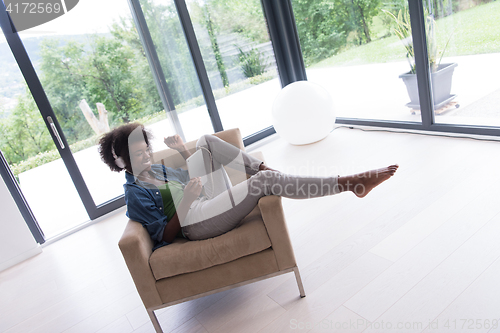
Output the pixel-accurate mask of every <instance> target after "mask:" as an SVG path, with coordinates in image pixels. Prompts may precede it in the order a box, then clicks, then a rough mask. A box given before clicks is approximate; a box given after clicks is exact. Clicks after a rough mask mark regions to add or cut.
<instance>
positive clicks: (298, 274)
mask: <svg viewBox="0 0 500 333" xmlns="http://www.w3.org/2000/svg"><path fill="white" fill-rule="evenodd" d="M293 272H294V273H295V279H296V280H297V285H298V286H299V292H300V297H306V293H305V292H304V286H303V285H302V279H301V278H300V273H299V268H298V267H297V266H295V267H294V268H293Z"/></svg>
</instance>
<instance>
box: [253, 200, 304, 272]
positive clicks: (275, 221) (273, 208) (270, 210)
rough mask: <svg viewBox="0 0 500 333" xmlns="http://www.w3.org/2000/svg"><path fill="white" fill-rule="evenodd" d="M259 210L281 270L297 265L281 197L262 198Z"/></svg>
mask: <svg viewBox="0 0 500 333" xmlns="http://www.w3.org/2000/svg"><path fill="white" fill-rule="evenodd" d="M259 209H260V211H261V214H262V219H263V220H264V225H265V226H266V229H267V233H268V235H269V239H270V240H271V246H272V248H273V250H274V252H275V255H276V260H277V262H278V267H279V269H280V270H284V269H287V268H291V267H294V266H296V265H297V263H296V261H295V255H294V253H293V247H292V243H291V241H290V236H289V234H288V228H287V226H286V221H285V214H284V212H283V206H282V205H281V197H280V196H277V195H269V196H265V197H262V198H260V200H259Z"/></svg>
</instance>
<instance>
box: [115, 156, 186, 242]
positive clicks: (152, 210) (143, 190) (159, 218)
mask: <svg viewBox="0 0 500 333" xmlns="http://www.w3.org/2000/svg"><path fill="white" fill-rule="evenodd" d="M151 171H152V173H153V175H154V176H155V178H157V179H160V180H162V181H166V180H169V181H170V180H174V181H178V182H180V183H182V184H187V183H188V182H189V173H188V171H187V170H183V169H173V168H170V167H165V166H164V165H161V164H153V165H151ZM125 179H126V181H127V182H126V183H125V184H124V185H123V187H124V189H125V203H126V204H127V213H126V215H127V216H128V218H130V219H131V220H134V221H137V222H139V223H141V224H142V225H143V227H144V228H146V230H147V231H148V233H149V235H150V236H151V239H152V240H153V242H154V247H153V251H154V250H156V249H158V248H159V247H162V246H165V245H168V244H170V243H168V242H165V241H164V240H163V231H164V229H165V226H166V225H167V222H168V221H169V220H170V219H171V218H172V216H165V215H164V213H163V200H162V197H161V194H160V191H159V190H158V187H156V186H155V185H153V184H150V183H146V182H143V181H141V180H139V179H137V178H136V177H135V176H134V175H132V174H131V173H129V172H125Z"/></svg>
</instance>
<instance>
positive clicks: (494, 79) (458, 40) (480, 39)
mask: <svg viewBox="0 0 500 333" xmlns="http://www.w3.org/2000/svg"><path fill="white" fill-rule="evenodd" d="M424 11H425V13H428V17H429V22H430V23H432V24H427V25H426V35H427V43H428V45H431V46H432V47H430V48H429V55H430V57H429V58H430V61H431V62H433V63H435V66H434V67H433V66H431V72H432V74H431V75H432V76H433V77H434V79H433V81H432V84H433V85H432V91H433V95H434V97H435V98H434V100H435V102H434V105H436V100H437V102H439V101H440V100H445V99H446V97H448V96H449V98H452V100H450V101H449V102H448V103H443V105H437V106H435V110H434V112H435V115H436V116H435V121H436V123H440V124H456V125H468V126H495V127H500V109H499V107H498V105H499V103H500V82H499V80H498V77H500V67H499V66H498V64H499V63H500V37H499V33H498V31H500V20H499V13H500V3H499V2H498V1H472V0H465V1H460V2H452V1H429V2H428V3H427V4H426V6H425V8H424ZM441 95H444V96H441Z"/></svg>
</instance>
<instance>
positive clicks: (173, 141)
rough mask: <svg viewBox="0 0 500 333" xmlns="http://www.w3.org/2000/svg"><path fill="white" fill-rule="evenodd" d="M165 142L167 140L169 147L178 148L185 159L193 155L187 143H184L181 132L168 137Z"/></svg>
mask: <svg viewBox="0 0 500 333" xmlns="http://www.w3.org/2000/svg"><path fill="white" fill-rule="evenodd" d="M163 142H165V144H166V145H167V146H168V147H169V148H172V149H175V150H177V151H178V152H179V153H180V154H181V155H182V157H183V158H184V159H185V160H186V159H187V158H188V157H189V156H191V153H190V152H189V150H187V148H186V145H185V144H184V141H182V138H181V137H180V136H179V134H176V135H173V136H169V137H166V138H164V140H163Z"/></svg>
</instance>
